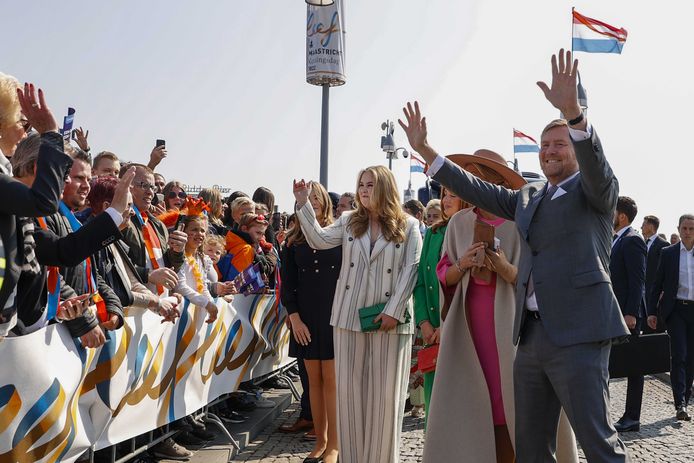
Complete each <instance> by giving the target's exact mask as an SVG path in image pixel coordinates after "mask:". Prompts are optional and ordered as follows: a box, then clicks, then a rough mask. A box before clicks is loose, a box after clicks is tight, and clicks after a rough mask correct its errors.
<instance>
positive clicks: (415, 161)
mask: <svg viewBox="0 0 694 463" xmlns="http://www.w3.org/2000/svg"><path fill="white" fill-rule="evenodd" d="M426 165H427V163H426V162H424V161H423V160H421V159H419V158H418V157H417V156H415V155H414V154H410V173H412V172H421V173H424V168H425V167H426Z"/></svg>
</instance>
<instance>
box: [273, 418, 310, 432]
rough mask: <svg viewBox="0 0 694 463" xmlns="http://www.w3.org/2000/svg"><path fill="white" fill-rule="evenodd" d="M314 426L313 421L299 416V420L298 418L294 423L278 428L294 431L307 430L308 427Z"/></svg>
mask: <svg viewBox="0 0 694 463" xmlns="http://www.w3.org/2000/svg"><path fill="white" fill-rule="evenodd" d="M312 428H313V421H309V420H305V419H303V418H299V419H298V420H296V421H295V422H294V424H283V425H282V426H280V427H279V428H278V429H277V430H278V431H279V432H285V433H293V432H300V431H306V430H307V429H312Z"/></svg>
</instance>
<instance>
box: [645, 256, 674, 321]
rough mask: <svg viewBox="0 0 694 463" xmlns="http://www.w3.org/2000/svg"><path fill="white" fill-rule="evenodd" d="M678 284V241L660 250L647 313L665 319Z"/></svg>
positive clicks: (670, 310)
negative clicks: (658, 315)
mask: <svg viewBox="0 0 694 463" xmlns="http://www.w3.org/2000/svg"><path fill="white" fill-rule="evenodd" d="M679 284H680V243H677V244H673V245H671V246H667V247H665V248H663V249H662V251H660V261H659V262H658V269H657V270H656V273H655V281H654V282H653V287H652V288H651V292H650V294H649V295H648V315H657V314H658V309H660V316H661V317H663V320H667V319H668V317H669V316H670V314H671V313H672V311H673V309H674V308H675V302H677V289H678V287H679ZM661 294H662V297H661Z"/></svg>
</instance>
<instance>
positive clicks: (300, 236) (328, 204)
mask: <svg viewBox="0 0 694 463" xmlns="http://www.w3.org/2000/svg"><path fill="white" fill-rule="evenodd" d="M309 185H310V186H311V194H315V195H316V196H317V197H318V202H319V203H320V207H321V213H320V216H319V217H316V219H317V220H318V224H319V225H320V226H321V227H327V226H328V225H330V224H331V223H333V203H332V201H330V195H328V192H327V191H326V189H325V188H324V187H323V185H321V184H320V183H318V182H315V181H310V182H309ZM305 241H306V237H305V236H304V233H303V232H302V231H301V227H300V226H294V227H292V228H291V229H290V230H289V233H288V234H287V246H292V245H295V244H301V243H304V242H305Z"/></svg>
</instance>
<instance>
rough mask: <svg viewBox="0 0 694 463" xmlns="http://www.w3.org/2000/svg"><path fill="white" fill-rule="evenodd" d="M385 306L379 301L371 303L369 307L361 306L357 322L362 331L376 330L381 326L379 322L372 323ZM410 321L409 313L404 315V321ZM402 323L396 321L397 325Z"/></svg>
mask: <svg viewBox="0 0 694 463" xmlns="http://www.w3.org/2000/svg"><path fill="white" fill-rule="evenodd" d="M385 308H386V303H385V302H381V303H380V304H376V305H371V306H369V307H362V308H361V309H359V324H360V325H361V331H362V333H367V332H369V331H376V330H378V329H379V328H380V327H381V324H380V323H374V318H376V317H378V315H379V314H380V313H381V312H383V309H385ZM409 321H410V314H409V313H408V314H407V316H406V321H405V323H408V322H409ZM403 324H404V323H402V322H398V325H403Z"/></svg>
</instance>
